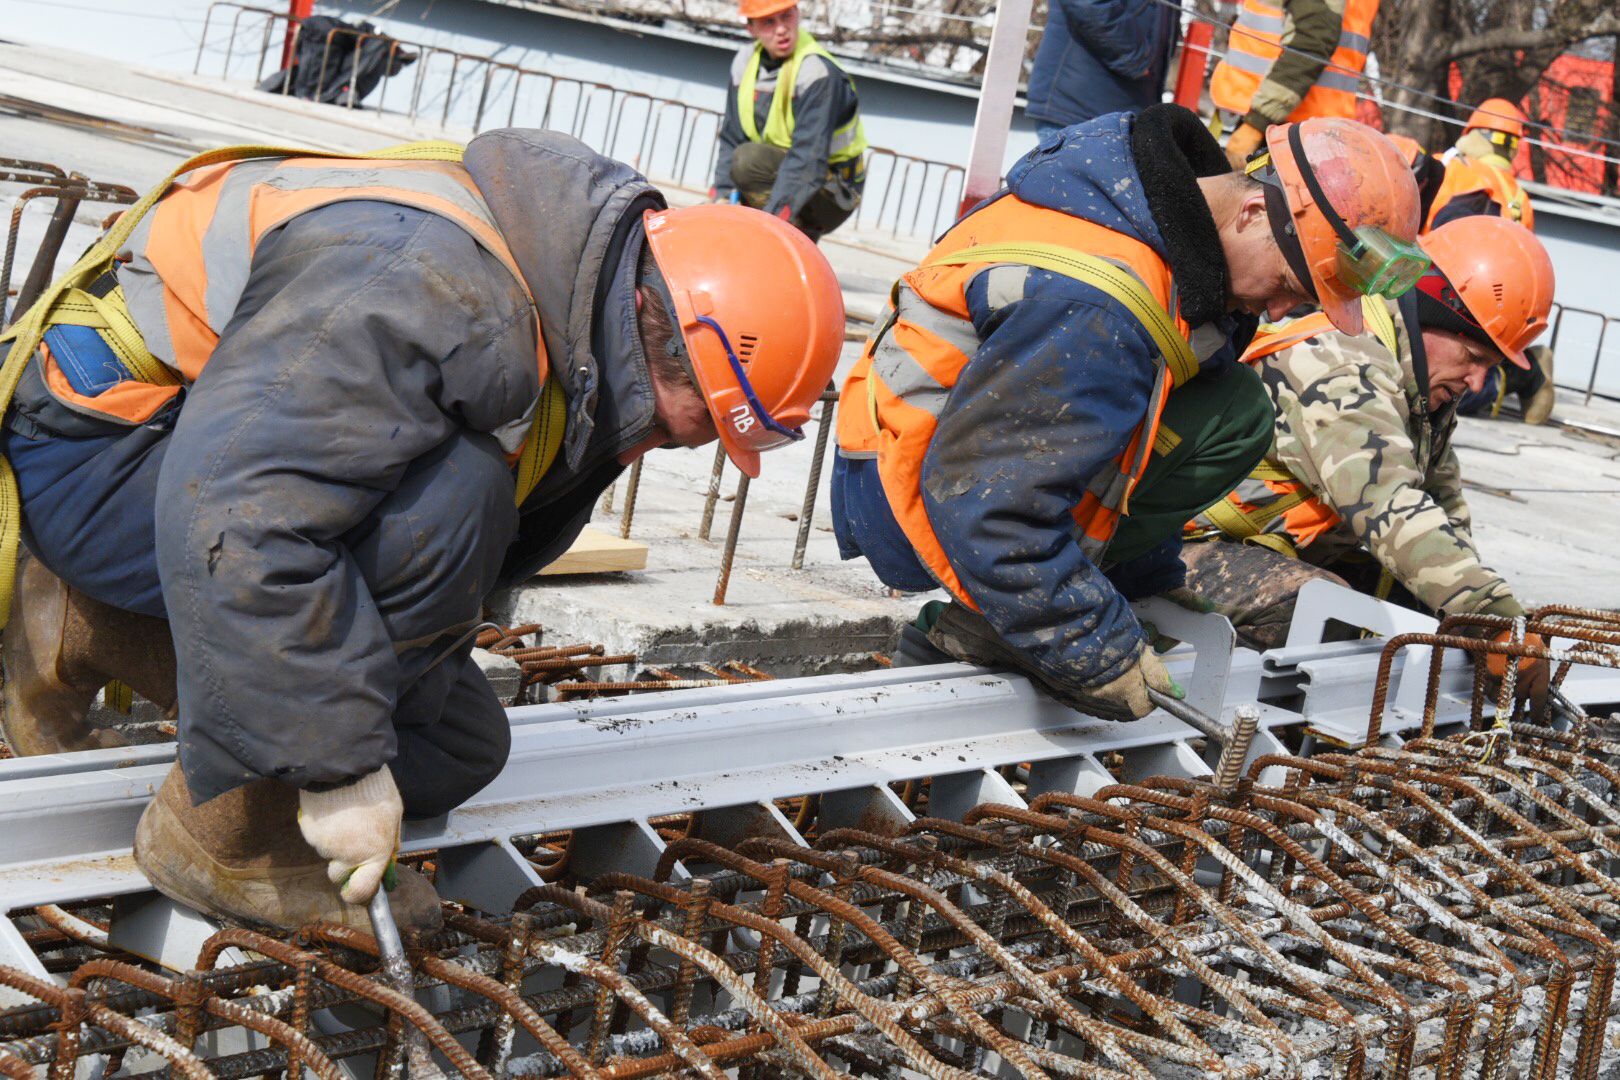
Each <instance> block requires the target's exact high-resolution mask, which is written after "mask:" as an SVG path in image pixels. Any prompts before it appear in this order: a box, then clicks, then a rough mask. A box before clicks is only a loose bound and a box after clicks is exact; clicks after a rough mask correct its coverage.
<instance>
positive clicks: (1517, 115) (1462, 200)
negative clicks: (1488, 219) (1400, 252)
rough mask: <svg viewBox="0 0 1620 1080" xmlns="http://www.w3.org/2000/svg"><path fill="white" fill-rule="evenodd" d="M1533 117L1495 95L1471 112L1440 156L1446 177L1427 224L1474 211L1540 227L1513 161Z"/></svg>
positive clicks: (1430, 225) (1430, 226)
mask: <svg viewBox="0 0 1620 1080" xmlns="http://www.w3.org/2000/svg"><path fill="white" fill-rule="evenodd" d="M1528 120H1529V118H1528V117H1526V116H1525V115H1524V112H1523V111H1522V110H1521V109H1520V108H1519V107H1518V106H1517V105H1515V104H1513V103H1512V102H1511V101H1508V100H1507V99H1505V98H1491V99H1490V100H1489V101H1486V102H1485V103H1484V104H1482V105H1481V106H1480V107H1479V108H1477V109H1475V110H1474V112H1473V114H1472V115H1470V116H1469V118H1468V123H1467V124H1466V125H1465V126H1464V127H1463V133H1462V137H1461V138H1459V139H1458V140H1457V143H1456V145H1455V146H1453V147H1452V148H1451V149H1450V150H1447V151H1446V153H1445V154H1444V155H1443V156H1442V157H1441V159H1440V161H1441V164H1442V165H1444V166H1445V169H1446V174H1445V179H1444V181H1443V182H1442V183H1441V185H1440V190H1439V192H1438V193H1437V194H1436V195H1435V198H1434V202H1433V205H1432V206H1431V207H1430V209H1429V214H1428V217H1427V218H1426V219H1425V221H1424V226H1425V228H1429V229H1432V228H1435V227H1436V226H1439V225H1444V224H1445V223H1446V222H1448V221H1452V220H1454V219H1456V218H1459V217H1466V216H1468V215H1469V214H1491V215H1496V216H1499V217H1503V218H1506V219H1507V220H1509V221H1517V222H1518V223H1519V224H1521V225H1523V226H1524V227H1525V228H1527V229H1531V228H1535V223H1536V216H1535V211H1534V210H1533V209H1532V207H1531V205H1530V197H1529V196H1528V195H1526V194H1525V191H1524V188H1523V187H1522V186H1521V185H1520V184H1519V180H1518V177H1517V176H1515V175H1514V170H1513V159H1514V156H1515V155H1517V154H1518V152H1519V141H1520V140H1521V139H1523V138H1524V126H1525V124H1526V123H1527V122H1528Z"/></svg>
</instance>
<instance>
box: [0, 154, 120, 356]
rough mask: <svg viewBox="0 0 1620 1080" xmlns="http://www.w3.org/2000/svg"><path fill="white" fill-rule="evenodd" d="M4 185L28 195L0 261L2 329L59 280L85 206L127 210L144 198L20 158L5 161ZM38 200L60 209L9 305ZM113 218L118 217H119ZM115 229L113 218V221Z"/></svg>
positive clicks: (19, 199) (21, 198)
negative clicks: (26, 221)
mask: <svg viewBox="0 0 1620 1080" xmlns="http://www.w3.org/2000/svg"><path fill="white" fill-rule="evenodd" d="M0 183H3V184H22V185H25V186H24V188H23V190H22V191H21V192H19V193H18V194H17V196H16V199H15V201H14V202H13V203H12V208H11V220H10V223H9V227H8V228H7V230H6V241H5V254H4V255H3V256H0V325H4V324H5V323H6V322H7V321H8V319H7V318H6V313H7V311H8V310H14V311H15V312H16V313H18V314H21V313H22V312H24V311H26V310H27V309H28V307H29V305H31V304H32V303H33V302H34V300H35V299H36V298H37V297H38V296H39V294H40V293H41V292H43V291H44V290H45V286H46V285H48V284H50V281H51V278H52V277H53V276H54V275H55V268H56V258H57V256H58V255H60V254H61V251H62V245H63V243H64V242H65V241H66V240H67V234H68V229H70V228H71V227H72V225H73V220H74V216H75V215H76V214H77V213H78V210H79V207H80V206H82V205H83V204H85V203H90V202H101V203H110V204H114V205H122V206H127V205H128V204H130V203H133V202H135V201H136V200H137V199H138V198H140V195H139V193H138V192H136V191H135V190H134V189H133V188H128V187H125V186H124V185H122V184H106V183H101V182H100V181H96V180H91V179H88V178H87V177H84V176H81V175H79V174H78V173H70V172H67V171H66V170H64V169H62V168H60V167H59V166H56V165H53V164H51V163H50V162H47V161H24V160H22V159H18V158H0ZM36 199H55V200H56V206H55V207H54V209H53V210H52V212H51V217H50V220H49V221H48V222H46V224H45V230H44V233H43V235H42V236H41V237H40V241H39V246H38V248H37V249H36V250H35V252H34V257H33V260H32V261H31V262H30V263H29V269H28V274H27V277H25V278H24V279H23V283H22V285H21V286H19V287H18V289H17V300H16V303H15V305H12V304H11V303H10V297H11V276H12V271H13V269H14V267H15V265H16V259H17V240H18V236H19V235H20V233H21V232H22V224H23V214H24V212H25V211H26V210H27V209H28V206H29V204H30V203H32V202H33V201H34V200H36ZM113 216H114V217H116V216H117V214H116V213H115V214H114V215H113ZM107 223H108V224H110V223H111V218H109V219H108V222H107Z"/></svg>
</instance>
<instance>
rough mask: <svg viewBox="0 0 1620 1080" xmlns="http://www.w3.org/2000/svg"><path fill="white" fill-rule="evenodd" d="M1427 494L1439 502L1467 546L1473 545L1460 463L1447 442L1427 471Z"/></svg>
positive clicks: (1472, 521)
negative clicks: (1441, 452) (1436, 462)
mask: <svg viewBox="0 0 1620 1080" xmlns="http://www.w3.org/2000/svg"><path fill="white" fill-rule="evenodd" d="M1428 487H1429V494H1430V495H1433V496H1434V501H1435V502H1437V503H1439V504H1440V505H1441V507H1442V508H1444V510H1445V512H1446V517H1448V518H1450V519H1451V527H1452V528H1453V529H1455V530H1456V531H1457V534H1458V535H1459V536H1460V537H1462V538H1463V539H1465V540H1467V541H1468V546H1469V547H1473V546H1474V538H1473V535H1472V530H1473V527H1474V516H1473V515H1472V514H1470V513H1469V512H1468V501H1467V500H1466V499H1464V498H1463V493H1462V463H1461V462H1459V461H1458V460H1457V451H1456V450H1455V449H1454V448H1453V447H1452V446H1451V445H1450V444H1449V443H1448V444H1447V446H1446V450H1445V453H1444V454H1442V455H1441V457H1440V463H1439V464H1438V465H1436V466H1435V467H1434V468H1433V469H1431V470H1430V472H1429V485H1428Z"/></svg>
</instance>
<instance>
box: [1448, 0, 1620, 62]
mask: <svg viewBox="0 0 1620 1080" xmlns="http://www.w3.org/2000/svg"><path fill="white" fill-rule="evenodd" d="M1611 34H1620V14H1617V13H1615V12H1613V11H1610V12H1607V13H1606V14H1604V15H1602V16H1600V17H1598V18H1597V19H1596V20H1594V21H1593V22H1590V23H1587V24H1585V25H1584V26H1580V27H1562V26H1549V27H1546V28H1545V29H1540V30H1519V29H1515V28H1513V27H1508V26H1504V27H1500V28H1498V29H1495V30H1487V31H1485V32H1484V33H1482V34H1471V35H1469V36H1468V37H1466V38H1463V39H1462V40H1461V41H1454V42H1452V43H1451V44H1450V45H1448V46H1446V47H1445V48H1444V49H1442V50H1440V51H1439V54H1438V55H1439V58H1440V60H1441V61H1448V60H1461V59H1463V58H1464V57H1468V56H1478V55H1480V54H1482V53H1491V52H1512V51H1517V50H1531V49H1534V50H1541V49H1552V50H1558V51H1561V50H1563V49H1567V48H1569V47H1570V46H1571V45H1575V44H1578V43H1580V42H1582V41H1586V40H1589V39H1591V38H1598V37H1607V36H1609V35H1611Z"/></svg>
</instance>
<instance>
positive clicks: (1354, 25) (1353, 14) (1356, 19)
mask: <svg viewBox="0 0 1620 1080" xmlns="http://www.w3.org/2000/svg"><path fill="white" fill-rule="evenodd" d="M1284 7H1285V4H1281V3H1278V4H1268V3H1266V2H1265V0H1243V8H1242V10H1240V11H1239V12H1238V17H1237V22H1236V23H1234V24H1233V25H1232V32H1231V36H1230V37H1229V38H1228V39H1227V42H1226V56H1225V58H1224V59H1222V60H1221V62H1220V63H1219V64H1217V65H1216V66H1215V74H1214V76H1213V77H1212V78H1211V79H1210V82H1209V96H1210V97H1211V98H1212V99H1214V101H1215V104H1216V105H1217V106H1218V107H1220V108H1222V109H1225V110H1226V111H1227V112H1233V113H1237V114H1239V115H1243V114H1245V113H1247V112H1248V111H1249V102H1250V100H1251V99H1252V98H1253V97H1254V92H1255V90H1256V88H1258V87H1259V85H1260V83H1261V81H1262V80H1263V79H1264V78H1265V77H1266V75H1267V74H1269V73H1270V71H1271V65H1272V64H1273V63H1274V62H1275V61H1276V59H1277V57H1279V56H1281V55H1282V51H1283V50H1282V41H1283V29H1284V26H1285V19H1284ZM1377 16H1378V0H1347V2H1346V4H1345V6H1344V20H1343V22H1342V24H1341V25H1340V29H1339V44H1338V47H1337V48H1335V49H1334V50H1333V55H1332V56H1331V57H1329V63H1328V65H1327V66H1326V67H1324V68H1323V69H1322V74H1321V75H1319V76H1317V79H1316V85H1315V86H1313V87H1311V89H1310V91H1309V92H1308V93H1306V95H1305V97H1304V98H1303V99H1302V100H1301V101H1300V103H1299V105H1298V106H1297V107H1295V109H1294V111H1293V112H1292V113H1290V114H1289V116H1288V119H1289V120H1290V121H1298V120H1309V119H1310V118H1311V117H1313V116H1342V117H1348V118H1351V119H1354V117H1355V115H1356V91H1357V90H1358V89H1359V88H1360V86H1361V72H1362V70H1363V69H1364V68H1365V67H1366V66H1367V50H1368V49H1369V48H1370V47H1371V45H1372V28H1373V20H1374V19H1375V18H1377Z"/></svg>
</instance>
